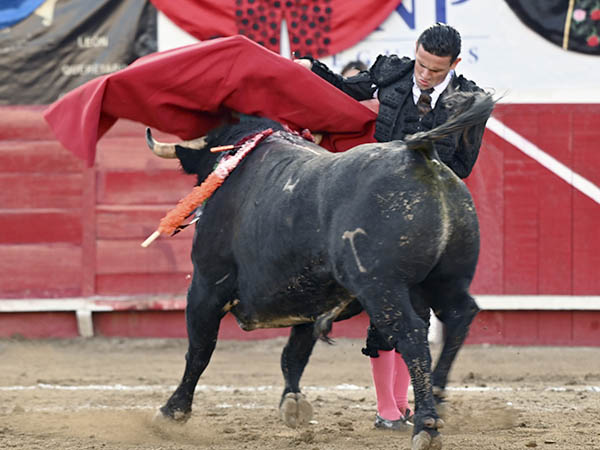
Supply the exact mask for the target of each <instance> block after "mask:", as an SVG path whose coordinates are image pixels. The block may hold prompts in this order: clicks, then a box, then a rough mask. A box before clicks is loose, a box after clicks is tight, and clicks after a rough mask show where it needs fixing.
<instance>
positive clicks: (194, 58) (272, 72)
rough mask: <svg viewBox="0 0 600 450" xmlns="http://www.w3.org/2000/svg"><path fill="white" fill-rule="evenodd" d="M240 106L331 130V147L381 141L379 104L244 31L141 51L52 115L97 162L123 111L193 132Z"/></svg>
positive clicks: (62, 133)
mask: <svg viewBox="0 0 600 450" xmlns="http://www.w3.org/2000/svg"><path fill="white" fill-rule="evenodd" d="M232 110H233V111H238V112H241V113H244V114H251V115H259V116H263V117H268V118H271V119H273V120H277V121H280V122H282V123H285V124H287V125H289V126H290V127H291V128H293V129H296V130H300V129H304V128H308V129H309V130H311V131H312V132H315V133H319V132H323V133H326V134H325V137H324V139H323V142H322V143H321V145H323V146H324V147H325V148H327V149H329V150H331V151H344V150H347V149H348V148H351V147H353V146H355V145H358V144H361V143H365V142H373V132H374V126H375V125H374V124H375V118H376V114H375V113H374V112H373V111H372V110H370V109H369V108H368V107H366V106H364V105H362V104H361V103H359V102H357V101H356V100H354V99H352V98H351V97H349V96H348V95H346V94H344V93H343V92H342V91H340V90H338V89H336V88H335V87H333V86H332V85H330V84H329V83H327V82H326V81H324V80H322V79H321V78H319V77H318V76H316V75H315V74H313V73H312V72H311V71H309V70H307V69H306V68H304V67H302V66H300V65H299V64H297V63H295V62H293V61H291V60H289V59H287V58H284V57H282V56H279V55H277V54H276V53H273V52H272V51H270V50H267V49H265V48H263V47H261V46H260V45H258V44H256V43H254V42H252V41H250V40H249V39H247V38H245V37H243V36H233V37H228V38H220V39H214V40H211V41H206V42H201V43H198V44H193V45H189V46H186V47H181V48H178V49H174V50H169V51H165V52H159V53H154V54H152V55H148V56H145V57H143V58H140V59H138V60H137V61H136V62H134V63H133V64H131V65H130V66H129V67H127V68H125V69H123V70H120V71H118V72H115V73H112V74H109V75H105V76H102V77H98V78H95V79H94V80H91V81H89V82H87V83H86V84H84V85H82V86H80V87H78V88H77V89H74V90H73V91H71V92H69V93H68V94H66V95H65V96H64V97H62V98H61V99H60V100H57V101H56V102H54V103H53V104H52V105H50V106H49V108H48V109H47V110H46V111H45V113H44V117H45V119H46V121H47V122H48V123H49V125H50V128H51V129H52V130H53V131H54V133H55V135H56V137H57V138H58V140H59V141H60V142H61V143H62V144H63V145H64V147H65V148H67V149H68V150H70V151H71V152H73V153H74V154H75V155H76V156H78V157H80V158H82V159H84V160H85V161H86V162H87V164H88V166H92V165H93V164H94V160H95V155H96V142H97V141H98V139H100V138H101V137H102V136H103V135H104V133H106V131H108V129H109V128H110V127H111V126H112V125H113V124H114V123H115V122H116V121H117V119H118V118H125V119H130V120H133V121H136V122H141V123H143V124H145V125H147V126H149V127H152V128H155V129H158V130H161V131H164V132H166V133H170V134H174V135H176V136H178V137H180V138H181V139H192V138H196V137H198V136H202V135H205V134H206V133H207V132H208V131H209V130H211V129H212V128H214V127H216V126H218V125H219V124H220V123H221V122H222V121H223V120H227V119H228V118H229V117H230V112H231V111H232ZM142 138H143V137H140V139H142Z"/></svg>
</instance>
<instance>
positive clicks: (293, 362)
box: [279, 324, 317, 428]
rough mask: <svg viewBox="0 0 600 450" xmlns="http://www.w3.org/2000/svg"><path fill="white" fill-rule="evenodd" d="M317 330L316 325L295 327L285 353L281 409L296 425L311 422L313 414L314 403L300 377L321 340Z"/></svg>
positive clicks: (291, 425)
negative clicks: (315, 333) (304, 390)
mask: <svg viewBox="0 0 600 450" xmlns="http://www.w3.org/2000/svg"><path fill="white" fill-rule="evenodd" d="M313 330H314V325H313V324H304V325H296V326H294V327H292V331H291V333H290V338H289V340H288V342H287V344H286V346H285V347H284V349H283V352H282V353H281V371H282V373H283V378H284V380H285V388H284V390H283V394H282V396H281V402H280V404H279V411H280V413H281V418H282V419H283V421H284V422H285V423H286V425H287V426H289V427H292V428H296V427H299V426H304V425H306V424H308V422H309V421H310V420H311V419H312V415H313V409H312V406H311V404H310V403H309V402H308V400H306V398H305V397H304V395H303V394H302V393H301V392H300V378H301V377H302V373H303V372H304V368H305V367H306V364H308V359H309V358H310V355H311V353H312V350H313V348H314V346H315V342H316V341H317V339H316V337H315V336H314V332H313Z"/></svg>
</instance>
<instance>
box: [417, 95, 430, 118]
mask: <svg viewBox="0 0 600 450" xmlns="http://www.w3.org/2000/svg"><path fill="white" fill-rule="evenodd" d="M432 92H433V88H431V89H426V90H424V91H423V90H422V91H421V95H420V97H419V100H417V109H418V110H419V117H423V116H424V115H425V114H427V113H428V112H429V111H431V93H432Z"/></svg>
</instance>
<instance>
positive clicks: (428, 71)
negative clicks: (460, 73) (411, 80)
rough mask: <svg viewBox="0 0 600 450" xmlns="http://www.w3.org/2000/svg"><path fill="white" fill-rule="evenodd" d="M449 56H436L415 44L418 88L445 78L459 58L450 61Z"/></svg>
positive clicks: (431, 84)
mask: <svg viewBox="0 0 600 450" xmlns="http://www.w3.org/2000/svg"><path fill="white" fill-rule="evenodd" d="M451 59H452V58H451V57H450V56H437V55H434V54H433V53H429V52H428V51H427V50H425V49H424V48H423V46H422V45H421V44H418V46H417V52H416V55H415V80H416V81H417V86H419V88H420V89H422V90H425V89H430V88H432V87H435V86H437V85H438V84H440V83H441V82H442V81H444V79H445V78H446V75H448V72H450V71H451V70H454V68H455V67H456V65H457V64H458V63H459V61H460V58H457V59H456V60H455V61H454V62H450V60H451Z"/></svg>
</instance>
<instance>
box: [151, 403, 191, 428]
mask: <svg viewBox="0 0 600 450" xmlns="http://www.w3.org/2000/svg"><path fill="white" fill-rule="evenodd" d="M191 416H192V412H191V411H189V412H183V411H180V410H176V411H169V410H167V409H166V408H165V407H164V406H163V407H162V408H160V409H159V410H158V411H156V414H154V418H153V419H152V421H153V422H154V423H180V424H184V423H186V422H187V421H188V420H189V418H190V417H191Z"/></svg>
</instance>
